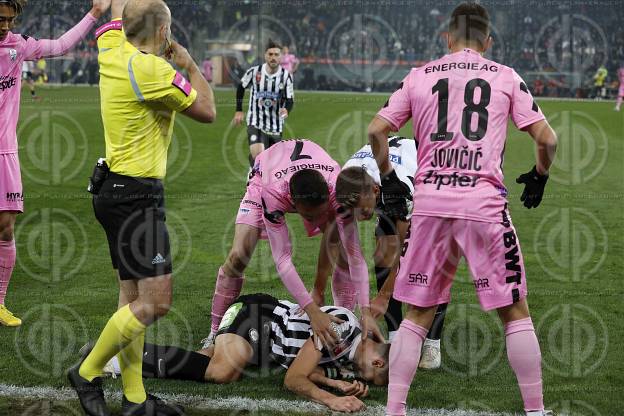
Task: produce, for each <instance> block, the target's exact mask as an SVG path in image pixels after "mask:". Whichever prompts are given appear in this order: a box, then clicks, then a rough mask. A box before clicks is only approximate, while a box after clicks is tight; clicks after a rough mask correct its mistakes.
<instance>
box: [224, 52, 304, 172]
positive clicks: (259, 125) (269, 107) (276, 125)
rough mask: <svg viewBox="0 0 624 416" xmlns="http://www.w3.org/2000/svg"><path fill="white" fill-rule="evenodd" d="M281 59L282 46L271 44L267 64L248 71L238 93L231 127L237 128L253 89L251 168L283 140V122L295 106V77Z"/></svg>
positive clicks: (249, 120)
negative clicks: (285, 67)
mask: <svg viewBox="0 0 624 416" xmlns="http://www.w3.org/2000/svg"><path fill="white" fill-rule="evenodd" d="M281 59H282V47H281V45H279V44H277V43H275V42H273V41H272V40H269V43H268V44H267V47H266V50H265V52H264V61H265V62H264V64H263V65H257V66H254V67H251V68H249V69H248V70H247V72H245V75H243V78H242V80H241V82H240V84H239V85H238V88H237V89H236V113H235V114H234V119H233V120H232V124H234V125H235V126H238V125H240V124H241V123H242V122H243V118H244V117H245V115H244V113H243V99H244V98H245V90H246V89H247V88H251V97H250V99H249V109H248V111H247V138H248V140H249V154H250V156H249V163H250V164H251V167H253V164H254V161H255V159H256V156H258V155H259V154H260V152H262V151H263V150H265V149H268V148H269V147H271V146H272V145H274V144H275V143H277V142H279V141H280V140H282V131H283V128H284V120H285V119H286V118H287V117H288V115H289V114H290V112H291V111H292V109H293V106H294V99H295V92H294V85H293V77H292V74H291V73H290V72H288V71H287V70H286V69H284V68H283V67H282V66H281V65H280V63H281Z"/></svg>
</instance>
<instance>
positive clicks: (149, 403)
mask: <svg viewBox="0 0 624 416" xmlns="http://www.w3.org/2000/svg"><path fill="white" fill-rule="evenodd" d="M184 414H185V413H184V408H183V407H181V406H178V405H175V404H167V403H165V402H164V401H162V400H160V399H159V398H158V397H156V396H152V395H151V394H148V395H147V400H145V401H144V402H143V403H139V404H136V403H132V402H130V401H128V399H126V396H123V399H122V401H121V415H122V416H184Z"/></svg>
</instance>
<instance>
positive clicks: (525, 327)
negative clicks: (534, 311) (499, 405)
mask: <svg viewBox="0 0 624 416" xmlns="http://www.w3.org/2000/svg"><path fill="white" fill-rule="evenodd" d="M505 336H506V340H507V358H508V359H509V365H511V368H512V369H513V371H514V373H516V378H517V379H518V385H519V386H520V394H522V400H523V401H524V410H526V411H527V412H528V411H536V410H544V397H543V394H542V354H541V352H540V346H539V343H538V342H537V337H536V336H535V329H534V328H533V322H532V321H531V318H525V319H520V320H517V321H512V322H509V323H508V324H507V325H505Z"/></svg>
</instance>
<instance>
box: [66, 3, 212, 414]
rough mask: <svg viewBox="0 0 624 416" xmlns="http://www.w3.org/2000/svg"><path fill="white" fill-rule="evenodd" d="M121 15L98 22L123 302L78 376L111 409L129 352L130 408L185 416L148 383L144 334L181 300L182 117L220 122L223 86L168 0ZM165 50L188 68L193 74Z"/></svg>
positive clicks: (107, 185)
mask: <svg viewBox="0 0 624 416" xmlns="http://www.w3.org/2000/svg"><path fill="white" fill-rule="evenodd" d="M126 3H127V4H126ZM124 6H125V8H124ZM112 17H113V20H112V21H111V22H109V23H107V24H105V25H104V26H102V27H101V28H100V29H98V30H97V31H96V37H97V39H98V48H99V58H98V60H99V65H100V94H101V102H102V120H103V123H104V131H105V138H106V162H107V164H108V169H109V171H108V173H107V176H105V175H106V166H105V165H103V164H98V168H96V172H98V169H99V172H98V173H99V174H98V175H96V174H94V178H92V184H93V185H95V186H94V188H96V189H95V190H93V192H94V193H96V195H95V197H94V200H93V206H94V210H95V216H96V218H97V219H98V221H99V222H100V224H101V225H102V227H103V228H104V230H105V232H106V236H107V238H108V245H109V249H110V254H111V258H112V263H113V268H114V269H115V270H116V271H117V273H118V277H119V287H120V291H119V309H118V310H117V312H116V313H115V314H113V315H112V317H111V318H110V320H109V321H108V323H107V324H106V326H105V327H104V330H103V331H102V332H101V334H100V336H99V339H98V340H97V343H96V344H95V345H94V346H93V347H92V348H86V351H84V354H83V357H82V359H81V361H80V363H78V364H77V365H76V366H75V367H73V368H72V369H70V370H69V374H68V377H69V380H70V382H71V384H72V386H73V387H74V389H75V390H76V392H77V393H78V397H79V398H80V403H81V405H82V407H83V409H84V411H85V412H86V414H88V415H93V416H108V415H110V412H109V410H108V409H107V406H106V403H105V401H104V395H103V394H102V387H101V385H102V381H101V375H102V369H103V367H104V365H105V364H106V363H107V362H108V360H110V359H111V358H112V357H113V356H115V355H117V354H119V355H118V358H119V361H120V365H121V374H122V381H123V399H122V415H124V416H130V415H169V414H176V415H177V414H181V412H182V411H181V409H180V408H178V407H177V406H174V405H168V404H166V403H164V402H162V401H161V400H159V399H158V398H156V397H154V396H151V395H149V396H148V395H147V394H146V392H145V389H144V387H143V380H142V376H141V373H142V369H141V366H142V354H143V344H144V334H145V329H146V327H147V326H149V325H150V324H152V323H153V322H154V321H156V320H157V319H159V318H161V317H163V316H165V315H166V314H167V312H168V311H169V309H170V307H171V301H172V286H173V280H172V264H171V252H170V247H169V235H168V233H167V227H166V225H165V203H164V202H165V201H164V189H163V183H162V179H163V178H164V177H165V170H166V166H167V150H168V148H169V144H170V142H171V136H172V132H173V125H174V121H175V116H176V113H177V112H180V113H182V114H184V115H186V116H189V117H190V118H193V119H195V120H197V121H200V122H203V123H211V122H213V121H214V119H215V116H216V110H215V104H214V95H213V92H212V90H211V88H210V86H209V84H208V83H207V82H206V80H205V79H204V77H203V76H202V75H201V71H200V70H199V68H198V66H197V65H196V64H195V62H194V61H193V59H192V58H191V56H190V55H189V53H188V52H187V51H186V49H184V48H183V47H182V46H180V45H178V44H177V43H175V42H173V43H172V42H171V41H170V40H169V39H170V36H171V12H170V11H169V8H168V7H167V5H166V4H165V2H164V1H163V0H112ZM121 17H123V21H122V20H121V19H120V18H121ZM163 56H164V57H167V58H171V59H172V61H173V63H175V65H176V66H178V67H180V68H183V69H184V70H186V71H187V72H188V74H189V77H190V82H189V81H187V79H186V78H184V76H182V74H180V73H179V72H176V71H175V70H174V69H173V67H172V66H171V65H170V64H169V63H168V62H167V61H166V60H165V59H163V58H162V57H163ZM103 172H104V173H103ZM97 176H105V178H106V179H105V180H103V181H98V180H97ZM100 186H101V187H100ZM98 187H100V189H99V192H98V191H97V188H98Z"/></svg>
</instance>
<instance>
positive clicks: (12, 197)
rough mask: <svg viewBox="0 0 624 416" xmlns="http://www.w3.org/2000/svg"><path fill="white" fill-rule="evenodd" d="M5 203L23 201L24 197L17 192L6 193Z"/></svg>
mask: <svg viewBox="0 0 624 416" xmlns="http://www.w3.org/2000/svg"><path fill="white" fill-rule="evenodd" d="M6 200H7V201H23V200H24V195H23V194H20V193H19V192H7V194H6Z"/></svg>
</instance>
